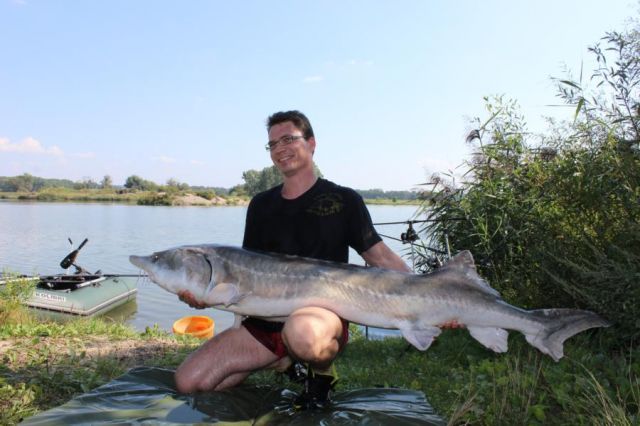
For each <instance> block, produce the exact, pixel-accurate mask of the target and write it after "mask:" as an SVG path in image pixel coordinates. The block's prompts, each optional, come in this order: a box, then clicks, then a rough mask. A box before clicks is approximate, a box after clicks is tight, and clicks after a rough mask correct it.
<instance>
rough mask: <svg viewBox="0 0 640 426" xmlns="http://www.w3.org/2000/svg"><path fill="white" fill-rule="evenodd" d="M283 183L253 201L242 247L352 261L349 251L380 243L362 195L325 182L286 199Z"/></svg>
mask: <svg viewBox="0 0 640 426" xmlns="http://www.w3.org/2000/svg"><path fill="white" fill-rule="evenodd" d="M281 191H282V185H279V186H276V187H274V188H271V189H270V190H268V191H265V192H261V193H260V194H258V195H256V196H255V197H253V199H252V200H251V202H250V203H249V208H248V209H247V221H246V225H245V230H244V241H243V243H242V246H243V247H244V248H246V249H249V250H261V251H267V252H273V253H283V254H293V255H297V256H304V257H311V258H315V259H323V260H332V261H335V262H343V263H347V262H348V261H349V247H353V248H354V249H355V250H356V251H357V252H358V253H362V252H364V251H367V250H368V249H369V248H371V247H372V246H373V245H374V244H376V243H377V242H379V241H381V238H380V236H379V235H378V233H377V232H376V230H375V228H374V227H373V224H372V223H371V216H370V215H369V211H368V210H367V208H366V206H365V204H364V201H363V200H362V197H361V196H360V195H358V193H357V192H355V191H354V190H352V189H350V188H345V187H342V186H339V185H336V184H335V183H333V182H330V181H328V180H325V179H318V180H317V181H316V183H315V184H314V185H313V186H312V187H311V188H310V189H309V190H308V191H307V192H305V193H304V194H302V195H301V196H300V197H298V198H296V199H293V200H287V199H285V198H283V197H282V195H281Z"/></svg>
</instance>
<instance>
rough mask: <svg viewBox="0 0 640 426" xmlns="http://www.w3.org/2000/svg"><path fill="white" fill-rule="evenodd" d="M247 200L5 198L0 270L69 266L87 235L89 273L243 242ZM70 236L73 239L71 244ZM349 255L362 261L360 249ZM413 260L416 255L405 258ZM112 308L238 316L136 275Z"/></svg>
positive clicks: (146, 320) (142, 316) (379, 211)
mask: <svg viewBox="0 0 640 426" xmlns="http://www.w3.org/2000/svg"><path fill="white" fill-rule="evenodd" d="M416 210H417V207H416V206H377V205H372V206H369V211H370V213H371V217H372V219H373V222H374V223H384V222H397V221H406V220H409V219H411V218H412V217H413V216H414V214H415V212H416ZM245 214H246V207H161V206H136V205H122V204H97V203H95V204H94V203H91V204H84V203H36V202H13V201H0V269H1V270H3V271H11V272H17V273H22V274H35V273H39V274H55V273H62V272H64V271H63V270H62V269H61V268H60V266H59V263H60V260H62V258H63V257H64V256H66V255H67V253H68V252H69V251H71V250H72V249H73V248H76V247H77V246H78V244H80V243H81V242H82V240H83V239H84V238H88V239H89V242H88V243H87V244H86V245H85V246H84V248H83V249H82V250H81V252H80V255H79V256H78V258H77V264H79V265H81V266H82V267H84V268H85V269H87V270H88V271H90V272H94V271H96V270H98V269H100V270H102V272H103V273H109V274H137V273H138V272H139V271H138V270H136V269H135V267H134V266H133V265H131V264H130V263H129V261H128V257H129V255H130V254H143V255H146V254H150V253H152V252H154V251H158V250H162V249H166V248H170V247H175V246H179V245H184V244H200V243H217V244H228V245H237V246H239V245H241V244H242V236H243V230H244V220H245ZM406 227H407V226H406V225H379V226H376V228H377V230H378V232H379V233H381V234H385V235H389V236H392V237H395V238H399V237H400V234H401V233H402V232H404V231H406ZM67 238H71V239H72V240H73V246H71V245H70V244H69V241H68V240H67ZM385 242H386V243H387V244H388V245H389V246H390V247H391V248H392V249H393V250H395V251H396V252H397V253H399V254H403V253H407V252H408V247H407V246H404V245H402V244H401V243H400V242H397V241H394V240H391V239H385ZM350 262H351V263H355V264H362V263H363V262H362V258H360V256H358V254H357V253H356V252H355V251H351V253H350ZM407 263H409V264H411V261H410V260H408V259H407ZM114 314H115V315H113V316H114V317H115V318H119V319H120V318H124V320H125V321H126V322H127V323H129V324H131V325H132V326H133V327H134V328H136V329H137V330H139V331H142V330H144V329H145V327H147V326H153V324H158V326H159V327H160V328H162V329H164V330H171V326H172V324H173V322H174V321H175V320H176V319H178V318H180V317H183V316H186V315H194V314H196V315H197V314H200V315H202V314H204V315H208V316H210V317H212V318H213V319H214V320H215V322H216V332H218V331H221V330H224V329H226V328H228V327H230V326H231V325H232V324H233V315H232V314H230V313H227V312H223V311H219V310H216V309H206V310H204V311H201V310H195V309H192V308H190V307H189V306H187V305H186V304H184V303H181V302H180V301H178V298H177V296H175V295H173V294H171V293H169V292H167V291H165V290H163V289H161V288H160V287H158V286H157V285H155V284H153V283H151V282H149V281H148V280H144V279H138V296H137V298H136V301H135V302H132V303H128V304H126V305H125V306H124V307H123V308H122V309H119V310H118V311H117V312H115V313H114Z"/></svg>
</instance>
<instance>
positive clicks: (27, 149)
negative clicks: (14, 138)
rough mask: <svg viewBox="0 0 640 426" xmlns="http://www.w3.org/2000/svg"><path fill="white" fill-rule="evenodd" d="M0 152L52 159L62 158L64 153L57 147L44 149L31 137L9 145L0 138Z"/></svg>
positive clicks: (8, 141) (9, 142)
mask: <svg viewBox="0 0 640 426" xmlns="http://www.w3.org/2000/svg"><path fill="white" fill-rule="evenodd" d="M0 152H15V153H19V154H27V155H51V156H54V157H63V156H64V152H63V151H62V150H61V149H60V147H58V146H57V145H52V146H50V147H48V148H46V147H44V146H43V145H42V144H41V143H40V141H38V140H37V139H34V138H31V137H29V138H25V139H23V140H22V141H20V142H16V143H11V141H10V140H9V139H6V138H0Z"/></svg>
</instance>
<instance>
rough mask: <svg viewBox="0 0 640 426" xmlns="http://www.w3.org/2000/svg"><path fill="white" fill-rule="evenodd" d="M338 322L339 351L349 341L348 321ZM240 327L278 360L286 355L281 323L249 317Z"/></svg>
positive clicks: (282, 324)
mask: <svg viewBox="0 0 640 426" xmlns="http://www.w3.org/2000/svg"><path fill="white" fill-rule="evenodd" d="M340 321H342V337H341V338H340V341H339V342H338V344H339V346H340V349H339V350H340V351H341V350H342V349H343V348H344V347H345V345H346V344H347V342H348V341H349V321H347V320H344V319H342V318H340ZM242 325H244V327H245V328H246V329H247V330H248V331H249V333H251V335H252V336H253V337H255V338H256V340H257V341H258V342H260V343H262V344H263V345H264V347H265V348H267V349H269V350H270V351H271V352H273V353H274V354H276V355H277V356H278V358H282V357H284V356H286V355H287V354H288V351H287V347H286V346H285V345H284V342H283V341H282V327H284V323H283V322H272V321H264V320H261V319H258V318H252V317H249V318H247V319H245V320H244V321H242Z"/></svg>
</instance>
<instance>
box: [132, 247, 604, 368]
mask: <svg viewBox="0 0 640 426" xmlns="http://www.w3.org/2000/svg"><path fill="white" fill-rule="evenodd" d="M129 260H130V261H131V263H133V264H134V265H135V266H137V267H139V268H141V269H143V270H145V271H146V272H147V274H148V275H149V278H150V279H151V281H153V282H155V283H156V284H158V285H160V286H161V287H163V288H165V289H166V290H168V291H170V292H172V293H176V294H177V293H179V292H180V291H183V290H188V291H189V292H191V294H192V295H193V296H194V298H195V299H196V300H197V301H198V302H200V303H204V304H207V305H210V306H213V307H215V308H218V309H222V310H225V311H230V312H233V313H235V314H236V315H238V316H251V317H258V318H262V319H265V320H271V321H284V320H285V319H286V318H287V317H288V316H289V315H290V314H291V313H292V312H294V311H295V310H297V309H300V308H303V307H307V306H317V307H321V308H325V309H328V310H330V311H332V312H334V313H336V314H337V315H338V316H340V317H341V318H344V319H346V320H348V321H351V322H354V323H358V324H362V325H368V326H372V327H379V328H387V329H398V330H400V332H401V334H402V336H403V337H404V338H405V339H406V340H407V341H408V342H409V343H411V344H412V345H413V346H415V347H416V348H418V349H420V350H426V349H427V348H428V347H429V346H430V345H431V343H432V341H433V339H434V338H435V337H436V336H438V335H439V334H440V331H441V330H440V327H438V325H439V324H446V323H450V322H453V321H455V322H457V323H459V324H461V325H464V326H465V327H466V328H467V329H468V331H469V333H470V334H471V336H473V337H474V338H475V339H476V340H477V341H479V342H480V343H481V344H482V345H484V346H486V347H487V348H489V349H491V350H493V351H495V352H506V351H507V337H508V333H507V331H506V329H510V330H517V331H519V332H521V333H523V334H524V335H525V338H526V340H527V341H528V342H529V343H530V344H531V345H533V346H535V347H536V348H538V349H539V350H540V351H542V352H543V353H545V354H547V355H549V356H551V357H552V358H553V359H554V360H556V361H558V360H559V359H560V358H562V356H563V343H564V341H565V340H566V339H568V338H569V337H571V336H573V335H575V334H577V333H579V332H581V331H584V330H587V329H589V328H593V327H606V326H608V325H609V324H608V323H607V322H606V321H605V320H603V319H602V318H600V317H599V316H598V315H596V314H595V313H593V312H589V311H584V310H576V309H538V310H530V311H527V310H524V309H520V308H518V307H515V306H512V305H510V304H508V303H507V302H505V301H504V300H502V299H501V297H500V295H499V293H498V292H497V291H496V290H494V289H493V288H491V287H490V286H489V284H488V283H487V282H486V281H485V280H483V279H482V278H481V277H480V276H479V275H478V273H477V272H476V268H475V264H474V261H473V257H472V256H471V253H470V252H469V251H463V252H460V253H459V254H458V255H456V256H455V257H453V258H452V259H451V260H450V261H449V262H448V263H446V264H445V265H444V266H442V267H440V268H439V269H437V270H435V271H434V272H431V273H429V274H424V275H418V274H411V273H405V272H397V271H392V270H388V269H381V268H365V267H362V266H356V265H349V264H342V263H335V262H328V261H323V260H316V259H308V258H303V257H297V256H288V255H280V254H270V253H261V252H254V251H249V250H244V249H242V248H238V247H231V246H222V245H214V244H206V245H205V244H203V245H191V246H182V247H177V248H173V249H169V250H165V251H160V252H156V253H154V254H152V255H150V256H130V257H129Z"/></svg>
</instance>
